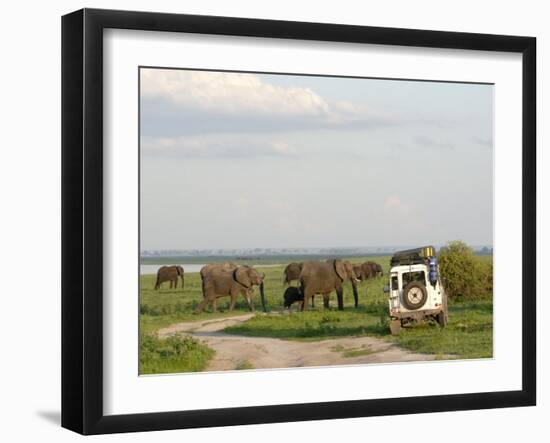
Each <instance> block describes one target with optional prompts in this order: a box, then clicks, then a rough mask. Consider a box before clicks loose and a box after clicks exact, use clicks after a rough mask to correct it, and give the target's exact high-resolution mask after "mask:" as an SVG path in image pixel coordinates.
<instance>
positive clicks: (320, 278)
mask: <svg viewBox="0 0 550 443" xmlns="http://www.w3.org/2000/svg"><path fill="white" fill-rule="evenodd" d="M346 280H350V281H351V285H352V287H353V297H354V300H355V307H357V305H358V296H357V282H358V281H359V280H358V279H357V276H356V275H355V272H354V270H353V265H352V264H351V263H350V262H349V261H347V260H339V259H336V260H335V259H329V260H327V261H326V262H319V261H308V262H305V263H304V265H303V266H302V272H300V284H301V287H302V291H303V294H304V303H303V304H302V310H307V309H308V304H309V299H310V298H311V297H313V295H315V294H322V295H323V303H324V306H325V308H328V302H329V298H328V297H329V294H330V293H331V292H332V291H336V295H337V298H338V309H339V310H340V311H341V310H343V309H344V289H343V286H342V284H343V283H344V282H345V281H346Z"/></svg>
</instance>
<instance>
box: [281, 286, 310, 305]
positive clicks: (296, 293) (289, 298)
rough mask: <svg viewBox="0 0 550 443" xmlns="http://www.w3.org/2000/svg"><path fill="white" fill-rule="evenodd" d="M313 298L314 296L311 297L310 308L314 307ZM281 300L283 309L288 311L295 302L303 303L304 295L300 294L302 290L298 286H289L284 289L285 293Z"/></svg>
mask: <svg viewBox="0 0 550 443" xmlns="http://www.w3.org/2000/svg"><path fill="white" fill-rule="evenodd" d="M314 298H315V295H313V296H312V297H311V307H312V308H314V307H315V303H314ZM283 299H284V302H283V307H284V308H285V309H289V310H290V307H291V306H292V304H293V303H295V302H297V301H300V302H302V303H304V293H303V292H302V288H301V287H300V286H298V287H296V286H290V287H288V288H286V291H285V293H284V295H283Z"/></svg>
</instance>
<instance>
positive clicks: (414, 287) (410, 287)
mask: <svg viewBox="0 0 550 443" xmlns="http://www.w3.org/2000/svg"><path fill="white" fill-rule="evenodd" d="M427 299H428V291H427V290H426V286H425V285H424V284H423V283H422V282H419V281H412V282H410V283H409V284H407V286H405V287H404V288H403V304H404V305H405V307H406V308H407V309H408V310H409V311H415V310H417V309H420V308H421V307H422V306H424V304H425V303H426V300H427Z"/></svg>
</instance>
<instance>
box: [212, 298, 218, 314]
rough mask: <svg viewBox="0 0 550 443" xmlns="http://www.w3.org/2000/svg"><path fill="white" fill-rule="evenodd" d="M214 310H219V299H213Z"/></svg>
mask: <svg viewBox="0 0 550 443" xmlns="http://www.w3.org/2000/svg"><path fill="white" fill-rule="evenodd" d="M212 312H218V299H217V298H215V299H214V300H212Z"/></svg>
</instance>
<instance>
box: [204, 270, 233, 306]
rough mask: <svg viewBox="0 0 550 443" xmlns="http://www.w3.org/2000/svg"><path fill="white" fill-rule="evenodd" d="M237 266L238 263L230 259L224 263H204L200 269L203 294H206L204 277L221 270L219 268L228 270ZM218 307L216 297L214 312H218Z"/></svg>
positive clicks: (213, 302) (213, 303) (213, 304)
mask: <svg viewBox="0 0 550 443" xmlns="http://www.w3.org/2000/svg"><path fill="white" fill-rule="evenodd" d="M236 268H237V265H236V264H235V263H232V262H230V261H226V262H224V263H210V264H207V265H204V266H203V267H202V268H201V270H200V276H201V282H202V293H203V295H204V279H205V277H206V276H208V275H209V274H210V273H211V272H212V271H216V270H219V269H222V270H226V271H233V270H234V269H236ZM217 308H218V306H217V299H214V300H213V301H212V309H213V310H214V312H216V311H217Z"/></svg>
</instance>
